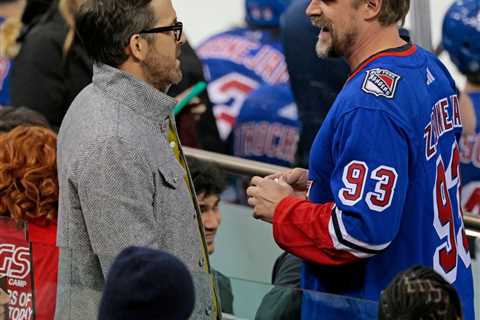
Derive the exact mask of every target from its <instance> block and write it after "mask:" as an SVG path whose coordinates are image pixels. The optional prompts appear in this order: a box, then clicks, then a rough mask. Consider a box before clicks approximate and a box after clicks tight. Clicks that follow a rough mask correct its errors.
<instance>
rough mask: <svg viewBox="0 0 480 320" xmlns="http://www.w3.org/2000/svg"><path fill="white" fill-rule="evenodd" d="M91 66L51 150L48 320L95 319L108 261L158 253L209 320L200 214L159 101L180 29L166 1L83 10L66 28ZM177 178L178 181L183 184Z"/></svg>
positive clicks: (174, 77)
mask: <svg viewBox="0 0 480 320" xmlns="http://www.w3.org/2000/svg"><path fill="white" fill-rule="evenodd" d="M76 26H77V27H78V34H79V37H80V40H81V41H82V43H83V45H84V47H85V49H86V52H87V53H88V55H89V56H90V58H91V59H92V60H93V61H94V63H95V64H94V71H93V72H94V74H93V82H92V84H90V85H88V86H87V87H86V88H85V89H84V90H82V91H81V92H80V93H79V95H78V96H77V97H76V98H75V100H74V101H73V103H72V105H71V106H70V108H69V109H68V112H67V114H66V116H65V118H64V120H63V122H62V126H61V128H60V132H59V141H58V172H59V182H60V200H59V221H58V239H57V244H58V246H59V248H60V263H59V283H58V288H59V289H58V295H57V311H56V318H57V319H94V318H96V313H97V308H98V301H99V297H100V291H101V290H102V288H103V286H104V284H105V278H106V275H107V273H108V271H109V269H110V265H111V263H112V260H113V258H114V257H115V256H116V255H117V254H118V253H119V252H120V251H121V250H122V249H124V248H126V247H127V246H130V245H135V246H144V247H151V248H154V249H163V250H166V251H169V252H170V253H172V254H174V255H175V256H177V257H178V258H180V260H182V262H183V263H185V265H186V266H187V267H188V268H189V270H190V272H191V273H192V275H193V278H194V282H195V293H196V307H195V310H194V312H193V316H192V317H193V318H194V319H217V318H218V317H220V305H219V303H218V299H217V296H216V291H217V290H216V288H215V287H216V285H215V281H214V280H213V275H212V274H211V270H210V265H209V260H208V251H207V246H206V243H205V239H204V234H203V225H202V221H201V213H200V211H199V210H197V208H198V204H197V202H196V197H195V196H194V189H193V184H192V183H191V181H190V179H188V176H189V175H188V168H187V166H186V162H185V158H184V157H183V153H182V150H181V147H180V144H179V141H178V136H177V132H176V129H175V123H174V120H173V119H172V116H171V113H172V109H173V107H174V106H175V104H176V101H175V100H174V99H173V98H171V97H169V96H167V95H166V94H165V92H166V91H167V90H168V88H169V87H170V85H171V84H173V83H178V82H179V81H180V80H181V78H182V73H181V70H180V62H179V60H178V57H179V55H180V50H181V45H182V43H183V41H184V40H183V37H182V27H183V25H182V23H181V22H179V21H177V16H176V12H175V10H174V8H173V6H172V3H171V1H170V0H102V1H94V0H89V1H87V2H86V3H85V4H84V5H82V6H81V8H80V9H79V12H78V14H77V18H76ZM185 177H187V179H185Z"/></svg>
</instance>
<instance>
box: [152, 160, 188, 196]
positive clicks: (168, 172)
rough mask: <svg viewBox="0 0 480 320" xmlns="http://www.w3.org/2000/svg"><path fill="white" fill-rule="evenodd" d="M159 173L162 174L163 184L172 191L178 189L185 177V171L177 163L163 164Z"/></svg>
mask: <svg viewBox="0 0 480 320" xmlns="http://www.w3.org/2000/svg"><path fill="white" fill-rule="evenodd" d="M158 172H159V173H160V177H161V178H162V180H163V183H164V184H165V185H166V186H167V187H169V188H171V189H177V188H178V186H179V185H180V183H182V181H183V179H184V177H185V171H184V169H183V168H182V167H181V166H180V165H179V164H178V163H177V161H169V162H165V163H163V164H162V165H161V166H160V168H158Z"/></svg>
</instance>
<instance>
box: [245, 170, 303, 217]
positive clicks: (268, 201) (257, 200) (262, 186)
mask: <svg viewBox="0 0 480 320" xmlns="http://www.w3.org/2000/svg"><path fill="white" fill-rule="evenodd" d="M247 195H248V204H249V205H250V206H252V207H253V216H254V217H255V218H256V219H261V220H263V221H265V222H269V223H272V221H273V214H274V212H275V208H276V207H277V205H278V203H279V202H280V201H281V200H282V199H283V198H285V197H287V196H291V195H294V191H293V189H292V187H291V186H290V185H288V184H287V183H285V181H283V178H281V177H280V179H279V180H278V182H276V181H275V180H272V179H269V178H260V177H253V178H252V180H251V181H250V187H248V189H247Z"/></svg>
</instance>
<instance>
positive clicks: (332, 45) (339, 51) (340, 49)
mask: <svg viewBox="0 0 480 320" xmlns="http://www.w3.org/2000/svg"><path fill="white" fill-rule="evenodd" d="M311 20H312V24H313V25H314V26H316V27H318V28H320V33H319V35H318V40H317V43H316V44H315V52H316V53H317V56H318V57H319V58H323V59H324V58H338V57H341V56H345V54H346V53H347V51H348V49H349V47H350V46H351V45H352V44H353V42H354V39H355V36H356V34H355V33H354V32H350V33H347V34H346V35H345V37H344V39H342V40H340V39H339V37H338V35H337V33H336V32H335V30H334V29H333V25H332V24H331V23H329V22H328V21H326V20H325V19H324V18H321V17H313V18H312V19H311Z"/></svg>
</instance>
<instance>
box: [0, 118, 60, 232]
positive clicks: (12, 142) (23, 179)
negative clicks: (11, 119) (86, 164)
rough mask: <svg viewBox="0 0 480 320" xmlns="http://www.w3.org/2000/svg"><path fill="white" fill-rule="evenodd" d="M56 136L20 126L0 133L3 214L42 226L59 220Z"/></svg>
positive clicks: (52, 133) (0, 202)
mask: <svg viewBox="0 0 480 320" xmlns="http://www.w3.org/2000/svg"><path fill="white" fill-rule="evenodd" d="M56 153H57V136H56V135H55V133H54V132H53V131H51V130H49V129H46V128H40V127H23V126H20V127H17V128H15V129H13V130H12V131H10V132H8V133H4V134H2V135H0V215H3V216H10V217H12V218H14V219H15V220H17V221H22V220H26V221H28V222H32V223H35V224H39V225H48V224H49V223H51V222H53V221H56V218H57V207H58V179H57V162H56Z"/></svg>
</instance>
